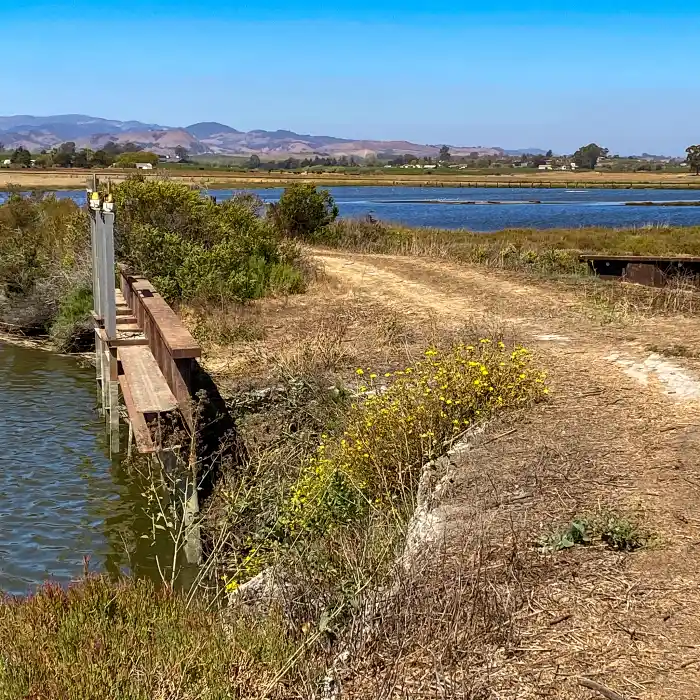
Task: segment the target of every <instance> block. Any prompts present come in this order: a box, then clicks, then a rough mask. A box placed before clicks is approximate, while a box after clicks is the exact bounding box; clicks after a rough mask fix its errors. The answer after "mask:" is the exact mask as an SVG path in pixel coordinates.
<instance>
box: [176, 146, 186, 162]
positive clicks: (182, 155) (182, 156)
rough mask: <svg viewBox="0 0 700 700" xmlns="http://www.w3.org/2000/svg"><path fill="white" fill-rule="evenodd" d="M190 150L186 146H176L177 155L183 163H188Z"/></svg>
mask: <svg viewBox="0 0 700 700" xmlns="http://www.w3.org/2000/svg"><path fill="white" fill-rule="evenodd" d="M189 155H190V154H189V152H188V150H187V149H186V148H185V147H184V146H175V157H176V158H177V159H178V160H179V161H181V162H182V163H186V162H187V159H188V158H189Z"/></svg>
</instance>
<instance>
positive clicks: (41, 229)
mask: <svg viewBox="0 0 700 700" xmlns="http://www.w3.org/2000/svg"><path fill="white" fill-rule="evenodd" d="M89 279H90V236H89V230H88V226H87V215H86V214H85V212H84V211H82V210H81V209H80V207H78V205H77V204H75V202H73V201H72V200H70V199H61V200H59V199H56V198H55V197H54V196H50V195H47V196H43V195H32V196H20V195H18V194H13V195H11V196H10V198H9V199H8V201H7V202H5V203H4V204H2V205H1V206H0V323H6V324H9V325H10V327H16V328H18V329H20V330H24V331H30V330H34V331H38V332H46V331H47V329H48V328H49V327H50V326H51V324H52V323H53V321H54V319H55V318H56V315H57V313H58V309H59V304H60V301H61V300H62V299H63V298H65V296H66V295H67V294H68V293H70V291H71V290H72V289H74V288H76V287H80V286H81V285H84V284H86V283H89Z"/></svg>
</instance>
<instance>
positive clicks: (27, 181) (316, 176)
mask: <svg viewBox="0 0 700 700" xmlns="http://www.w3.org/2000/svg"><path fill="white" fill-rule="evenodd" d="M133 172H134V171H133V170H118V169H113V168H109V169H106V170H81V169H71V170H33V169H32V170H10V169H0V189H7V188H8V187H11V186H18V187H20V188H26V189H33V188H36V189H43V190H66V189H82V188H84V186H85V183H86V181H87V179H88V178H89V177H91V176H92V175H97V176H98V177H100V178H109V179H112V180H113V181H115V182H118V181H121V180H124V179H125V178H126V177H127V176H128V175H129V174H130V173H131V174H133ZM147 176H148V177H149V178H150V177H153V178H159V179H162V178H167V179H172V180H176V181H180V182H186V183H189V184H193V185H197V186H205V187H209V188H211V189H241V188H264V187H281V186H286V185H290V184H292V183H295V182H310V183H314V184H316V185H319V186H321V187H332V186H342V185H347V186H354V187H357V186H388V187H392V186H403V187H469V186H485V187H506V188H507V187H520V186H523V187H528V186H531V187H548V186H550V185H551V186H553V187H567V186H569V187H611V186H615V185H617V186H620V187H638V188H642V187H650V188H671V189H679V188H695V187H699V188H700V178H698V177H696V176H694V175H692V174H690V173H611V172H597V171H586V172H561V171H559V172H554V171H553V172H542V173H518V172H517V171H512V172H508V173H503V174H493V175H491V174H489V175H484V174H471V175H470V174H468V173H465V174H462V173H459V174H458V173H454V174H453V173H442V172H440V173H435V174H434V175H425V174H412V173H406V172H404V171H401V172H391V173H367V174H363V173H358V174H354V173H353V174H350V173H306V174H295V173H292V172H289V173H286V172H285V173H281V172H275V173H263V172H253V171H249V172H227V171H222V170H206V169H199V168H191V169H190V168H183V169H182V170H173V169H172V168H169V169H167V170H165V169H163V170H154V171H151V172H148V175H147Z"/></svg>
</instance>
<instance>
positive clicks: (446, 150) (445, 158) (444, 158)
mask: <svg viewBox="0 0 700 700" xmlns="http://www.w3.org/2000/svg"><path fill="white" fill-rule="evenodd" d="M438 160H439V161H440V162H441V163H449V162H450V161H451V160H452V154H451V153H450V147H449V146H443V147H442V148H441V149H440V156H439V158H438Z"/></svg>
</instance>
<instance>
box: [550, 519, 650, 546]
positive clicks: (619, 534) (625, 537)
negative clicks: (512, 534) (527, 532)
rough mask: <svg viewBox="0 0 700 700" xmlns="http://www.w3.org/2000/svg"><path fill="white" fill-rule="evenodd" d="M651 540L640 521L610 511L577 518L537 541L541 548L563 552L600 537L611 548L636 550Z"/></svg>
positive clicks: (592, 541)
mask: <svg viewBox="0 0 700 700" xmlns="http://www.w3.org/2000/svg"><path fill="white" fill-rule="evenodd" d="M648 540H649V535H648V533H645V532H643V531H642V529H641V527H640V525H639V523H637V522H635V521H633V520H631V519H629V518H627V517H625V516H622V515H620V514H618V513H615V512H613V511H608V512H604V513H602V514H599V515H597V516H593V517H580V518H576V519H574V520H573V521H572V522H571V523H570V524H568V525H566V526H565V527H564V528H562V529H557V530H554V531H552V532H550V533H547V534H545V535H543V536H542V537H540V538H539V540H538V542H537V544H538V546H539V548H540V551H541V552H560V551H562V550H565V549H571V548H572V547H575V546H577V545H590V544H593V543H595V542H596V541H599V542H603V543H605V544H606V545H607V546H608V547H610V549H615V550H618V551H621V552H634V551H635V550H637V549H640V548H641V547H643V546H644V545H645V544H646V543H647V542H648Z"/></svg>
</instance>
